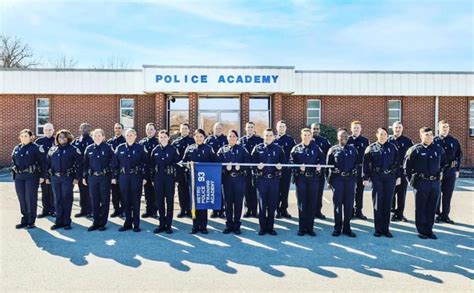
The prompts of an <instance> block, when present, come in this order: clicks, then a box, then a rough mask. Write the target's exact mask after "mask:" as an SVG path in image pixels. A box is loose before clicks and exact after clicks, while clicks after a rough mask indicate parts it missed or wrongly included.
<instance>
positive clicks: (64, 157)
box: [47, 143, 83, 180]
mask: <svg viewBox="0 0 474 293" xmlns="http://www.w3.org/2000/svg"><path fill="white" fill-rule="evenodd" d="M82 158H83V157H82V153H81V151H80V150H79V149H78V148H76V147H75V146H73V145H72V144H69V143H67V144H64V145H55V146H52V147H51V148H50V149H49V152H48V159H47V162H48V168H49V170H50V171H51V173H53V174H54V173H66V172H71V173H72V175H73V176H74V177H75V179H77V180H80V179H81V175H82Z"/></svg>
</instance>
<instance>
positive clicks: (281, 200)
mask: <svg viewBox="0 0 474 293" xmlns="http://www.w3.org/2000/svg"><path fill="white" fill-rule="evenodd" d="M277 130H278V135H277V137H276V139H275V144H276V145H279V146H280V147H281V148H282V149H283V151H285V163H288V162H289V161H290V153H291V150H292V149H293V147H294V146H295V145H296V141H295V139H294V138H292V137H291V136H289V135H288V134H286V122H285V121H283V120H280V121H278V122H277ZM291 173H292V172H291V168H283V169H282V171H281V178H280V188H279V194H278V204H277V214H276V217H277V218H278V219H279V218H281V217H283V218H288V219H289V218H291V215H290V214H289V213H288V194H289V192H290V184H291Z"/></svg>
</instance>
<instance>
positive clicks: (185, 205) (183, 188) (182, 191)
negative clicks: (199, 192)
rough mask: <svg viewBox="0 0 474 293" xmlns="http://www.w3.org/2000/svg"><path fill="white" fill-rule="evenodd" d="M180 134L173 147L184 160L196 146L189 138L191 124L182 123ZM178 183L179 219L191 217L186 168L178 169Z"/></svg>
mask: <svg viewBox="0 0 474 293" xmlns="http://www.w3.org/2000/svg"><path fill="white" fill-rule="evenodd" d="M179 133H180V136H178V137H177V138H176V139H175V140H174V141H173V143H172V145H173V146H174V147H175V148H176V149H177V150H178V153H179V156H180V158H181V159H183V156H184V152H185V151H186V148H187V147H188V146H189V145H192V144H194V138H192V137H191V136H189V124H187V123H182V124H181V125H180V126H179ZM176 182H178V199H179V206H180V208H181V212H180V213H179V214H178V218H182V217H191V202H190V199H191V196H190V194H189V184H188V177H187V175H186V169H185V167H181V166H177V167H176Z"/></svg>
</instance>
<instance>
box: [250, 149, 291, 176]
mask: <svg viewBox="0 0 474 293" xmlns="http://www.w3.org/2000/svg"><path fill="white" fill-rule="evenodd" d="M285 160H286V158H285V151H283V149H282V148H281V147H280V146H279V145H276V144H275V143H271V144H266V143H261V144H258V145H256V146H255V147H254V148H253V151H252V156H251V161H252V163H256V164H259V163H264V164H265V163H266V164H278V163H280V164H284V163H285ZM254 170H255V171H257V172H261V174H262V175H263V176H266V175H275V171H277V169H276V167H274V166H265V167H263V169H262V170H258V169H257V167H255V168H254Z"/></svg>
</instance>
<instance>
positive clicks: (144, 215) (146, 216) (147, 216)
mask: <svg viewBox="0 0 474 293" xmlns="http://www.w3.org/2000/svg"><path fill="white" fill-rule="evenodd" d="M150 217H151V215H150V214H149V213H143V214H142V218H144V219H146V218H150Z"/></svg>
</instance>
